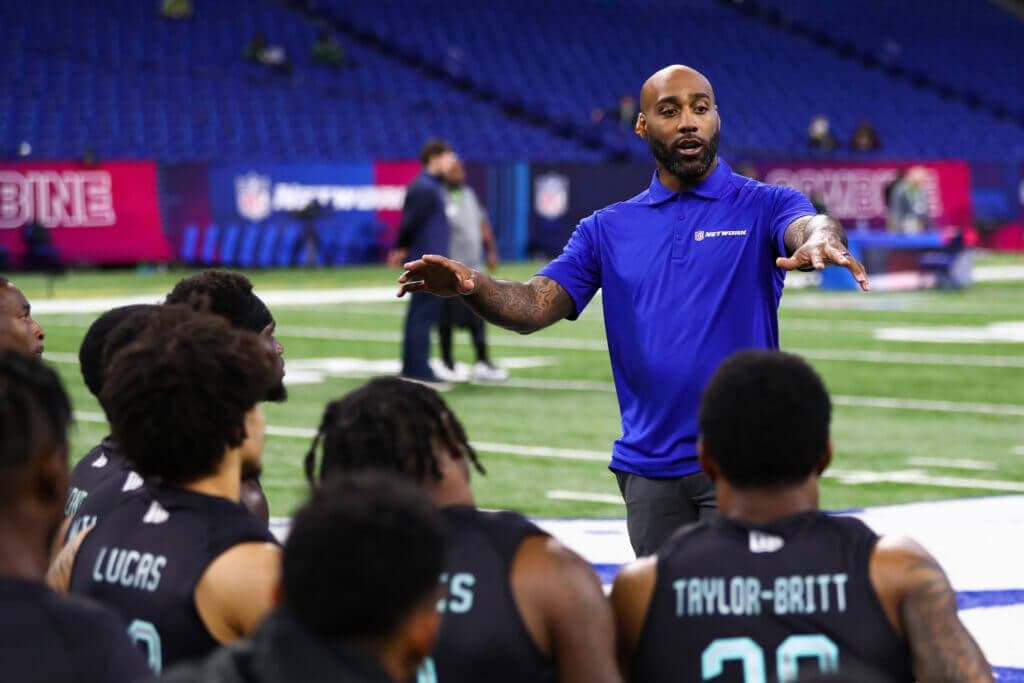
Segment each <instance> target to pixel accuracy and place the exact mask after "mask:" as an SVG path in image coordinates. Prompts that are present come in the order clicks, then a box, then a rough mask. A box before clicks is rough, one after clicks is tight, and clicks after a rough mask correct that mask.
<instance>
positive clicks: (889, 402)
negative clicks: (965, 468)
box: [832, 396, 1024, 417]
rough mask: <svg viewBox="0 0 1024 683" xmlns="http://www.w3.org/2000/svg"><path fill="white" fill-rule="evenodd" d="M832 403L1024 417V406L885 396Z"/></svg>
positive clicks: (835, 398) (841, 398) (848, 398)
mask: <svg viewBox="0 0 1024 683" xmlns="http://www.w3.org/2000/svg"><path fill="white" fill-rule="evenodd" d="M832 403H834V404H835V405H840V406H848V407H851V408H880V409H884V410H917V411H922V412H936V413H972V414H977V415H1000V416H1011V417H1024V406H1020V405H1013V404H1009V403H960V402H957V401H935V400H928V399H914V398H889V397H885V396H833V397H832Z"/></svg>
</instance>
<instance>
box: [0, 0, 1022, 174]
mask: <svg viewBox="0 0 1024 683" xmlns="http://www.w3.org/2000/svg"><path fill="white" fill-rule="evenodd" d="M772 2H774V6H777V7H782V8H784V10H785V12H786V13H792V15H793V16H794V17H795V20H799V21H801V22H802V23H801V26H805V27H806V28H807V30H808V31H809V32H810V33H808V35H807V36H805V37H800V36H796V35H794V33H793V31H792V30H791V29H792V27H791V26H785V25H783V24H784V22H775V23H773V22H766V21H764V20H763V17H759V16H755V15H754V14H752V13H751V12H747V11H744V7H743V2H741V1H738V2H721V1H719V0H674V1H673V2H668V3H664V2H662V3H654V2H651V1H650V0H631V1H630V2H617V1H613V0H543V1H542V0H520V1H519V2H516V3H505V4H501V3H499V4H494V3H479V2H470V1H469V0H446V2H443V3H437V2H427V1H425V0H377V1H375V2H373V3H355V2H349V1H348V0H318V1H317V2H316V3H315V4H316V6H317V7H318V8H319V10H318V12H319V13H318V14H314V15H312V16H310V15H308V14H303V13H300V12H298V11H295V10H292V9H289V8H287V7H285V6H284V5H281V4H277V3H274V2H270V1H268V0H253V1H252V2H247V3H243V4H239V3H219V2H216V3H215V2H209V3H200V4H198V5H197V13H196V16H195V17H194V18H193V19H192V20H190V21H184V22H174V21H167V20H164V19H161V18H160V17H159V14H158V5H159V3H157V2H139V1H138V0H94V1H92V2H88V3H82V2H74V1H73V0H8V1H7V2H4V3H2V5H0V25H3V26H4V27H5V28H7V29H8V31H9V34H10V36H9V38H10V39H9V40H8V41H5V44H4V46H3V48H2V49H3V51H4V55H5V57H6V58H7V64H8V68H7V69H5V71H4V73H3V75H0V82H2V84H3V86H2V87H3V92H5V93H9V94H12V95H13V96H9V97H6V98H4V99H3V101H2V102H0V152H2V153H3V154H5V155H8V156H10V155H12V153H13V150H14V149H15V148H16V147H17V145H18V144H19V143H20V142H21V141H22V140H26V141H29V142H31V144H32V146H33V156H36V157H39V158H60V157H64V158H67V157H77V156H79V155H80V154H81V153H82V151H83V150H84V149H86V148H87V147H91V148H93V149H94V150H95V151H96V153H97V154H98V155H99V156H100V157H102V158H140V157H141V158H156V159H159V160H161V161H180V160H223V159H231V160H235V161H243V162H248V161H295V160H328V159H370V158H376V159H388V158H409V157H410V156H413V155H414V154H415V151H416V149H417V148H418V146H419V145H420V143H421V142H422V140H423V139H424V138H425V137H427V136H428V135H440V136H443V137H445V138H448V139H450V140H452V141H453V143H454V144H455V146H456V147H457V148H458V149H459V150H460V151H461V152H462V153H463V154H464V156H466V157H467V158H469V159H474V160H494V159H527V160H593V159H600V158H606V157H609V156H611V157H614V156H622V155H624V154H630V153H632V154H635V155H637V156H645V155H647V154H648V152H647V150H646V148H645V146H644V145H643V143H642V142H640V141H638V140H636V139H635V137H634V136H632V134H631V133H630V132H629V131H628V130H626V129H623V128H622V127H621V126H620V125H618V123H617V122H616V121H614V119H615V118H616V117H614V116H612V117H606V119H605V120H604V121H603V122H601V123H598V124H594V123H592V122H591V112H592V111H593V110H595V109H598V108H604V109H609V108H612V107H614V106H615V104H616V103H617V101H618V99H619V97H620V96H621V95H622V94H623V93H626V92H633V93H635V92H636V91H637V89H638V87H639V85H640V82H641V80H642V78H643V77H644V76H645V75H646V74H648V73H650V72H652V71H654V70H655V69H657V68H658V67H660V66H663V65H665V64H668V63H672V62H685V63H690V64H693V65H695V66H698V67H699V68H702V69H703V70H705V71H706V72H707V74H708V75H709V76H710V77H711V79H712V81H713V82H714V84H715V86H716V88H717V93H718V97H719V101H720V104H721V107H722V115H723V125H724V130H723V139H722V143H723V147H722V149H723V152H724V153H726V154H727V155H728V156H729V157H731V158H734V159H735V158H738V157H740V156H744V157H759V156H780V155H782V156H792V155H806V154H808V150H807V146H806V127H807V123H808V121H809V120H810V118H811V117H812V116H813V115H815V114H818V113H824V114H827V115H828V116H829V117H830V118H831V120H832V123H833V129H834V131H835V133H836V135H837V136H838V137H839V138H840V140H841V141H843V142H844V143H845V141H846V139H847V138H848V136H849V135H850V132H851V131H852V129H853V127H854V125H855V124H856V123H857V122H858V121H859V120H861V119H867V120H869V121H871V122H872V123H873V124H874V125H875V127H876V128H877V129H878V132H879V135H880V137H881V140H882V145H883V147H882V149H881V150H880V151H879V152H877V153H873V154H868V155H866V156H867V157H868V158H871V157H872V156H873V155H874V156H886V157H890V158H891V157H933V158H934V157H957V158H968V159H972V158H977V159H1006V158H1008V157H1011V158H1012V157H1015V158H1024V127H1022V125H1020V124H1019V123H1017V122H1015V120H1014V118H1013V116H1007V117H1001V118H1000V117H997V116H995V115H993V114H992V113H991V112H990V111H988V110H985V109H984V108H979V107H978V106H976V105H977V103H976V102H972V101H971V100H970V98H965V97H964V93H963V92H960V91H955V92H954V91H949V92H946V91H943V90H942V89H941V88H937V87H936V84H935V83H933V82H932V81H941V82H945V81H946V80H948V81H950V82H953V83H958V84H966V85H965V86H964V87H966V88H968V89H970V88H974V89H976V90H978V91H979V92H981V93H984V94H985V95H986V96H987V95H991V96H992V97H993V98H997V99H998V98H1001V99H1000V101H1002V102H1005V103H1006V107H1007V108H1008V110H1009V111H1016V110H1018V109H1020V110H1024V86H1022V83H1021V80H1020V78H1019V75H1018V74H1017V73H1016V71H1015V69H1016V64H1017V61H1018V60H1017V57H1016V55H1015V54H1014V51H1015V49H1016V48H1015V46H1016V45H1019V44H1021V42H1022V40H1024V38H1021V36H1022V35H1024V25H1022V24H1021V22H1019V21H1017V20H1016V19H1014V18H1012V17H1011V16H1010V15H1007V14H1003V13H1002V12H1001V11H1000V10H997V9H994V8H992V7H988V6H987V4H986V3H981V4H980V5H979V7H978V8H977V9H978V11H977V12H972V14H971V15H970V17H969V18H968V19H969V20H965V19H964V17H963V16H961V15H963V12H960V13H953V12H943V11H937V10H935V9H934V8H933V7H932V3H930V2H929V1H928V0H908V1H907V2H903V3H897V4H898V5H899V10H898V11H891V12H890V11H886V17H887V19H890V20H891V25H890V26H888V27H887V30H886V31H884V32H881V33H879V32H878V31H877V30H876V25H875V24H874V23H873V22H874V20H875V17H876V16H877V15H878V14H879V12H880V8H881V7H882V6H883V5H884V6H885V7H890V5H891V3H885V2H884V0H870V2H867V3H866V4H865V3H853V4H851V3H820V2H815V0H794V2H788V1H787V2H785V3H782V2H781V0H772ZM951 2H955V0H943V3H945V4H944V5H943V6H945V5H948V4H949V3H951ZM769 6H772V5H769ZM780 12H781V10H780ZM323 20H327V21H329V22H332V23H334V25H335V26H336V27H337V28H338V29H339V30H340V32H339V39H340V41H341V43H342V45H343V47H344V50H345V53H346V57H347V59H348V60H349V61H350V62H351V66H350V67H348V68H344V69H341V70H332V69H329V68H325V67H319V66H316V65H314V64H312V62H311V59H310V46H311V44H312V42H313V40H314V38H315V36H316V33H317V31H318V30H319V29H318V24H317V21H323ZM964 21H967V23H966V24H964V23H963V22H964ZM512 28H514V30H511V29H512ZM817 30H820V31H831V30H835V31H836V40H839V41H847V40H848V41H852V42H854V43H855V44H857V45H860V46H862V48H863V49H864V50H878V51H881V53H882V54H883V56H884V55H885V54H888V53H889V52H892V51H893V49H895V48H893V47H892V46H893V45H898V46H899V54H898V55H896V56H894V57H892V59H897V60H900V61H901V63H902V64H903V65H904V66H905V68H904V69H903V70H902V71H900V72H899V73H897V74H896V75H894V73H890V72H889V71H886V70H885V69H883V68H879V67H878V66H877V65H876V66H875V67H873V66H871V65H870V64H865V63H864V62H863V61H862V60H859V59H855V58H851V56H850V55H849V54H847V55H844V54H841V52H842V51H841V50H840V51H837V50H836V49H835V45H832V46H829V45H825V44H823V43H822V41H815V40H814V36H813V35H812V34H813V32H814V31H817ZM915 31H917V32H916V33H915ZM257 32H262V33H263V34H265V35H266V36H267V39H268V42H269V43H271V44H279V45H281V46H283V47H284V48H285V49H286V50H287V53H288V56H289V59H290V60H291V62H292V64H293V71H292V72H291V73H290V74H280V73H276V72H273V71H271V70H269V69H268V68H266V67H263V66H260V65H256V64H251V63H248V62H246V61H244V60H243V58H242V55H243V52H244V50H245V47H246V45H247V44H248V42H249V41H250V40H251V38H252V37H253V35H255V34H256V33H257ZM954 37H955V38H956V40H957V41H958V42H957V45H958V48H957V50H956V58H955V59H948V58H947V53H948V51H949V48H948V45H949V43H950V40H951V39H952V38H954ZM961 41H966V42H964V43H963V44H962V45H961ZM967 47H970V49H967ZM975 48H977V49H975ZM886 51H888V52H886ZM935 64H942V69H941V72H940V73H935V74H925V75H927V76H928V78H929V79H930V80H926V81H924V82H916V83H915V81H914V80H913V79H912V78H909V77H908V74H912V73H915V72H917V71H926V70H927V69H929V68H934V66H931V65H935ZM918 75H920V74H918ZM853 83H855V84H857V85H856V87H851V86H850V84H853ZM837 154H838V155H840V156H841V155H843V154H844V152H842V151H840V152H838V153H837ZM845 154H846V155H850V154H852V153H851V152H845Z"/></svg>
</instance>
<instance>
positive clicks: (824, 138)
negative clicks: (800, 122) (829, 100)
mask: <svg viewBox="0 0 1024 683" xmlns="http://www.w3.org/2000/svg"><path fill="white" fill-rule="evenodd" d="M807 144H808V145H810V147H811V149H816V150H818V151H821V152H831V151H834V150H835V149H836V148H837V147H839V141H838V140H836V136H835V135H833V134H832V126H831V123H830V122H829V120H828V117H827V116H825V115H824V114H819V115H817V116H815V117H814V118H813V119H811V124H810V125H809V126H808V127H807Z"/></svg>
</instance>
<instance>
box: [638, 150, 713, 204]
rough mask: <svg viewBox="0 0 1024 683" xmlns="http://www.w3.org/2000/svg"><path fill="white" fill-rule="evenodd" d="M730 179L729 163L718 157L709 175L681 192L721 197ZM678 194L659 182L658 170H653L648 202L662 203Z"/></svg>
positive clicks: (709, 197)
mask: <svg viewBox="0 0 1024 683" xmlns="http://www.w3.org/2000/svg"><path fill="white" fill-rule="evenodd" d="M731 179H732V168H730V166H729V164H727V163H725V159H723V158H722V157H718V166H716V167H715V170H714V171H712V172H711V175H709V176H708V177H707V178H705V179H704V182H702V183H701V184H700V185H698V186H697V187H694V188H692V189H689V190H683V192H684V194H685V193H689V194H694V195H697V196H698V197H704V198H705V199H721V198H722V197H724V196H725V192H726V190H728V189H729V181H730V180H731ZM678 195H679V193H678V192H673V191H672V190H670V189H668V188H667V187H665V186H664V185H662V184H661V181H660V180H658V172H657V171H655V172H654V177H653V178H651V186H650V188H649V192H648V195H647V196H648V198H649V202H650V204H651V205H657V204H662V203H664V202H667V201H668V200H670V199H673V198H675V197H676V196H678Z"/></svg>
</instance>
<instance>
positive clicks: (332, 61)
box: [312, 30, 345, 69]
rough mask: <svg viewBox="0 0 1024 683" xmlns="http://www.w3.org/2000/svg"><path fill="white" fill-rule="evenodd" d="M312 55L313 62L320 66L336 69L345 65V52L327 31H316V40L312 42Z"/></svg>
mask: <svg viewBox="0 0 1024 683" xmlns="http://www.w3.org/2000/svg"><path fill="white" fill-rule="evenodd" d="M312 57H313V63H314V64H320V65H321V66H330V67H334V68H336V69H337V68H340V67H343V66H345V52H344V51H343V50H342V49H341V45H339V44H338V42H337V41H336V40H334V37H333V36H331V34H330V33H328V32H327V31H323V30H321V31H320V32H319V33H317V35H316V42H315V43H313V49H312Z"/></svg>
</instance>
